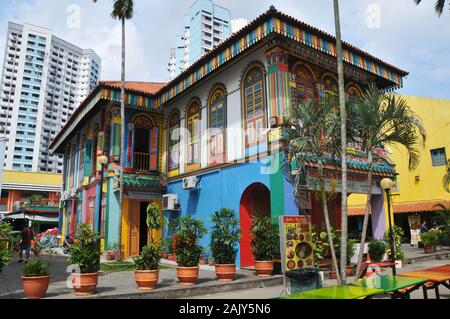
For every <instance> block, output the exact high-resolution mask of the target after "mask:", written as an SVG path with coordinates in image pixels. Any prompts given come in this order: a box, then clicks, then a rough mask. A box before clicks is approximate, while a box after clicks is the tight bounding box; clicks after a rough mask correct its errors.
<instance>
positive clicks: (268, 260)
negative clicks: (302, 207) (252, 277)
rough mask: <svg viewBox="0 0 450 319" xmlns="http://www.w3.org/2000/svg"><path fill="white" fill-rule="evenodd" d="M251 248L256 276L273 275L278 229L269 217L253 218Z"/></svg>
mask: <svg viewBox="0 0 450 319" xmlns="http://www.w3.org/2000/svg"><path fill="white" fill-rule="evenodd" d="M251 235H252V240H251V243H250V244H251V247H252V252H253V256H254V258H255V268H256V275H257V276H259V277H269V276H272V273H273V267H274V266H273V265H274V251H276V249H277V247H276V245H277V237H278V227H277V225H275V224H273V223H272V221H271V219H270V217H269V216H254V217H253V223H252V227H251Z"/></svg>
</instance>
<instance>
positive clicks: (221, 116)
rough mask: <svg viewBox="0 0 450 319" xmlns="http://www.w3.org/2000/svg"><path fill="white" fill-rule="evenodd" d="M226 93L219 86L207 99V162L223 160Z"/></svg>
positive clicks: (212, 162)
mask: <svg viewBox="0 0 450 319" xmlns="http://www.w3.org/2000/svg"><path fill="white" fill-rule="evenodd" d="M225 121H226V94H225V90H224V89H223V88H221V87H219V88H217V89H215V90H213V92H212V93H211V96H210V97H209V100H208V164H222V163H224V162H225V160H226V159H225V153H226V152H225Z"/></svg>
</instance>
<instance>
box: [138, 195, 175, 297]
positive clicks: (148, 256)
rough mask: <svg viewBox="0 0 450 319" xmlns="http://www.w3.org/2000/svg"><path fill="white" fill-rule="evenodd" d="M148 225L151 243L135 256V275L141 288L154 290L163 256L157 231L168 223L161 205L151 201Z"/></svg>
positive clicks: (148, 207) (148, 211)
mask: <svg viewBox="0 0 450 319" xmlns="http://www.w3.org/2000/svg"><path fill="white" fill-rule="evenodd" d="M146 223H147V227H148V229H149V230H150V243H149V244H148V245H146V246H144V247H143V248H142V252H141V255H140V256H138V257H135V258H133V260H134V263H135V264H136V270H135V272H134V277H135V280H136V284H137V286H138V288H139V289H140V290H153V289H155V288H156V286H157V285H158V279H159V260H160V259H161V256H162V251H163V247H162V244H160V243H157V242H155V240H154V236H155V231H157V230H158V229H161V227H163V226H166V225H167V220H166V219H165V218H164V217H163V216H162V214H161V210H160V207H159V205H157V204H155V203H151V204H149V205H148V206H147V218H146Z"/></svg>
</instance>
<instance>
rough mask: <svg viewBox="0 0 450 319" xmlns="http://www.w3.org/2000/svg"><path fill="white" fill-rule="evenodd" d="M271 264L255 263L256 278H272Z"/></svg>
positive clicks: (267, 262) (271, 262)
mask: <svg viewBox="0 0 450 319" xmlns="http://www.w3.org/2000/svg"><path fill="white" fill-rule="evenodd" d="M273 264H274V262H273V261H255V268H256V275H257V276H258V277H270V276H272V273H273Z"/></svg>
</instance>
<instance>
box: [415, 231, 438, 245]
mask: <svg viewBox="0 0 450 319" xmlns="http://www.w3.org/2000/svg"><path fill="white" fill-rule="evenodd" d="M420 241H421V242H422V243H423V245H424V246H425V247H432V246H435V245H438V244H439V235H438V232H437V231H429V232H427V233H423V234H420Z"/></svg>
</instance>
